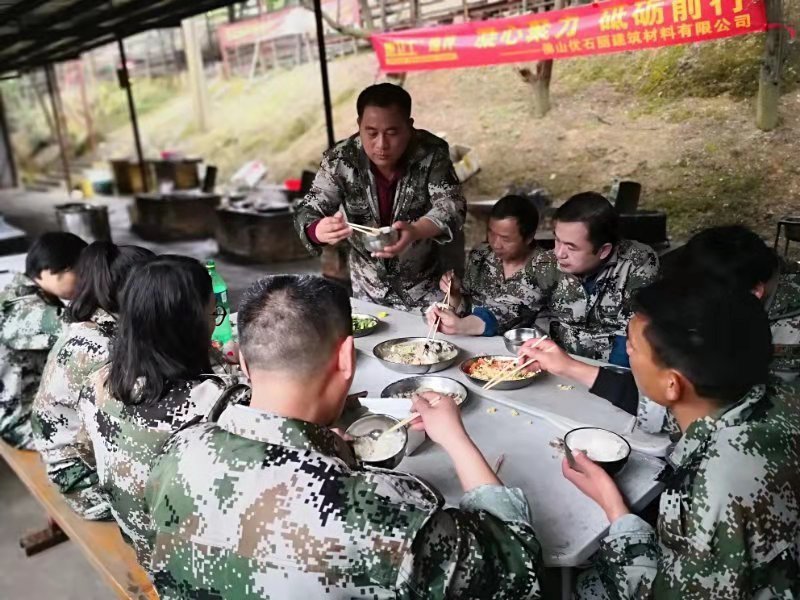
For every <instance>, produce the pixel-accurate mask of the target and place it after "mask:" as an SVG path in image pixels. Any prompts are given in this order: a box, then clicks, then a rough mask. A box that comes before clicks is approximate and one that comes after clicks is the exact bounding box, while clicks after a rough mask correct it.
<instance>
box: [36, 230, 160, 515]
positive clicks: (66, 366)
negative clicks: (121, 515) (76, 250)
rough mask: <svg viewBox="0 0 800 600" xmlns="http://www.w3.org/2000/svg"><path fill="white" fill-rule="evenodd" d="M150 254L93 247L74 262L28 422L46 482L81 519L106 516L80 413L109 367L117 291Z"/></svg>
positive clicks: (101, 245)
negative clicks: (84, 395) (59, 328)
mask: <svg viewBox="0 0 800 600" xmlns="http://www.w3.org/2000/svg"><path fill="white" fill-rule="evenodd" d="M152 256H153V253H152V252H150V251H149V250H147V249H145V248H140V247H139V246H117V245H115V244H112V243H111V242H94V243H93V244H91V245H90V246H89V247H87V248H86V249H85V250H84V251H83V253H82V254H81V257H80V259H79V261H78V265H77V267H76V275H77V280H78V285H77V289H76V293H75V298H74V299H73V300H72V303H71V304H70V306H69V308H68V309H67V311H66V321H67V323H68V324H67V326H66V328H65V330H64V332H63V333H62V334H61V336H60V337H59V339H58V340H57V341H56V344H55V345H54V346H53V349H52V350H51V351H50V355H49V357H48V359H47V365H46V366H45V369H44V373H43V374H42V381H41V383H40V385H39V392H38V394H37V395H36V399H35V400H34V403H33V414H32V417H31V421H32V425H33V436H34V442H35V445H36V449H37V450H38V451H39V453H40V454H41V455H42V460H43V461H44V463H45V466H46V467H47V475H48V477H49V478H50V481H52V482H53V484H54V485H55V486H56V487H57V488H58V489H59V491H60V492H61V493H62V494H64V497H65V498H66V500H67V502H68V503H69V505H70V506H71V507H72V508H73V510H75V512H77V513H78V514H80V515H81V516H82V517H84V518H85V519H91V520H97V519H106V518H109V517H110V513H109V510H108V502H107V499H106V498H105V497H104V496H103V494H102V493H101V492H100V491H99V490H98V489H97V471H96V469H95V467H94V454H93V452H92V447H91V444H90V443H89V442H88V440H87V439H86V435H85V432H84V431H83V428H82V427H81V420H80V415H79V414H78V397H79V395H80V391H81V388H82V387H83V386H84V385H86V384H87V383H88V381H89V376H90V375H91V374H92V373H93V372H95V371H97V370H98V369H99V368H101V367H102V366H103V365H104V364H105V363H107V362H108V359H109V353H110V345H111V342H112V340H113V338H114V334H115V332H116V327H117V316H116V315H117V313H118V312H119V300H118V292H119V291H120V289H121V288H122V285H123V284H124V283H125V280H126V279H127V277H128V274H129V273H130V271H131V269H132V268H133V267H134V266H136V265H137V264H140V263H142V262H143V261H146V260H147V259H149V258H151V257H152Z"/></svg>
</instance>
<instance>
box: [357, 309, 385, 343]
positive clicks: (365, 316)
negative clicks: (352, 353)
mask: <svg viewBox="0 0 800 600" xmlns="http://www.w3.org/2000/svg"><path fill="white" fill-rule="evenodd" d="M352 316H353V318H355V317H359V318H361V319H372V320H373V321H375V324H374V325H372V326H371V327H367V328H366V329H362V330H361V331H356V330H355V327H354V328H353V337H357V338H360V337H364V336H366V335H369V334H370V333H372V332H373V331H375V330H376V329H377V328H378V327H379V326H380V324H381V321H380V319H378V317H373V316H372V315H368V314H365V313H353V315H352Z"/></svg>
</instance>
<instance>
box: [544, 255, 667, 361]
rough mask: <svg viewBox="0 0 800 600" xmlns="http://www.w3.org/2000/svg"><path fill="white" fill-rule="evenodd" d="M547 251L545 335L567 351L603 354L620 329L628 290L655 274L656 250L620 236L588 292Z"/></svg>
mask: <svg viewBox="0 0 800 600" xmlns="http://www.w3.org/2000/svg"><path fill="white" fill-rule="evenodd" d="M549 256H550V260H551V264H550V268H551V269H552V270H553V272H554V278H555V280H556V283H555V287H554V289H553V291H552V294H551V296H550V300H549V303H548V309H549V313H550V316H551V317H552V319H553V320H551V322H550V337H551V338H553V341H555V342H556V343H558V345H559V346H561V347H562V348H564V349H565V350H566V351H567V352H570V353H572V354H577V355H578V356H585V357H586V358H594V359H597V360H608V358H609V355H610V354H611V346H612V344H613V343H614V338H615V337H616V336H618V335H622V336H624V335H626V330H627V327H628V321H630V319H631V316H632V311H631V300H632V299H633V296H634V293H635V292H636V290H638V289H639V288H641V287H644V286H646V285H648V284H649V283H652V282H653V280H655V277H656V274H657V272H658V256H657V255H656V253H655V252H654V251H653V249H652V248H650V247H649V246H645V245H644V244H640V243H639V242H634V241H630V240H622V241H621V242H620V243H619V244H617V247H616V248H615V250H614V252H613V253H612V254H611V257H610V258H609V259H608V261H607V262H606V264H605V265H604V266H603V268H602V270H601V271H600V273H599V274H598V275H597V279H596V285H595V288H594V290H593V292H592V293H591V294H587V293H586V290H585V289H584V287H583V284H582V282H581V279H580V278H579V277H577V276H575V275H570V274H569V273H562V272H560V271H558V263H557V262H556V259H555V255H553V253H552V252H550V253H549Z"/></svg>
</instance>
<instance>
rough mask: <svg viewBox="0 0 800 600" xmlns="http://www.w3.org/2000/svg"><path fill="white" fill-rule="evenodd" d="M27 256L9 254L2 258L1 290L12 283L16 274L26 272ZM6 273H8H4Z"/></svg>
mask: <svg viewBox="0 0 800 600" xmlns="http://www.w3.org/2000/svg"><path fill="white" fill-rule="evenodd" d="M26 256H27V254H9V255H8V256H0V289H2V288H4V287H5V286H7V285H8V284H9V283H11V280H12V279H14V275H15V274H16V273H21V272H23V271H24V270H25V257H26ZM4 271H7V272H5V273H4Z"/></svg>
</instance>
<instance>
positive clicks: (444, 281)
mask: <svg viewBox="0 0 800 600" xmlns="http://www.w3.org/2000/svg"><path fill="white" fill-rule="evenodd" d="M439 289H440V290H441V291H442V292H443V293H444V295H445V296H446V295H447V293H448V292H450V306H451V307H452V308H453V310H455V309H457V308H458V306H459V304H461V280H460V279H459V278H458V277H456V274H455V273H454V272H453V271H448V272H447V273H445V274H444V275H442V278H441V279H440V280H439Z"/></svg>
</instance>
